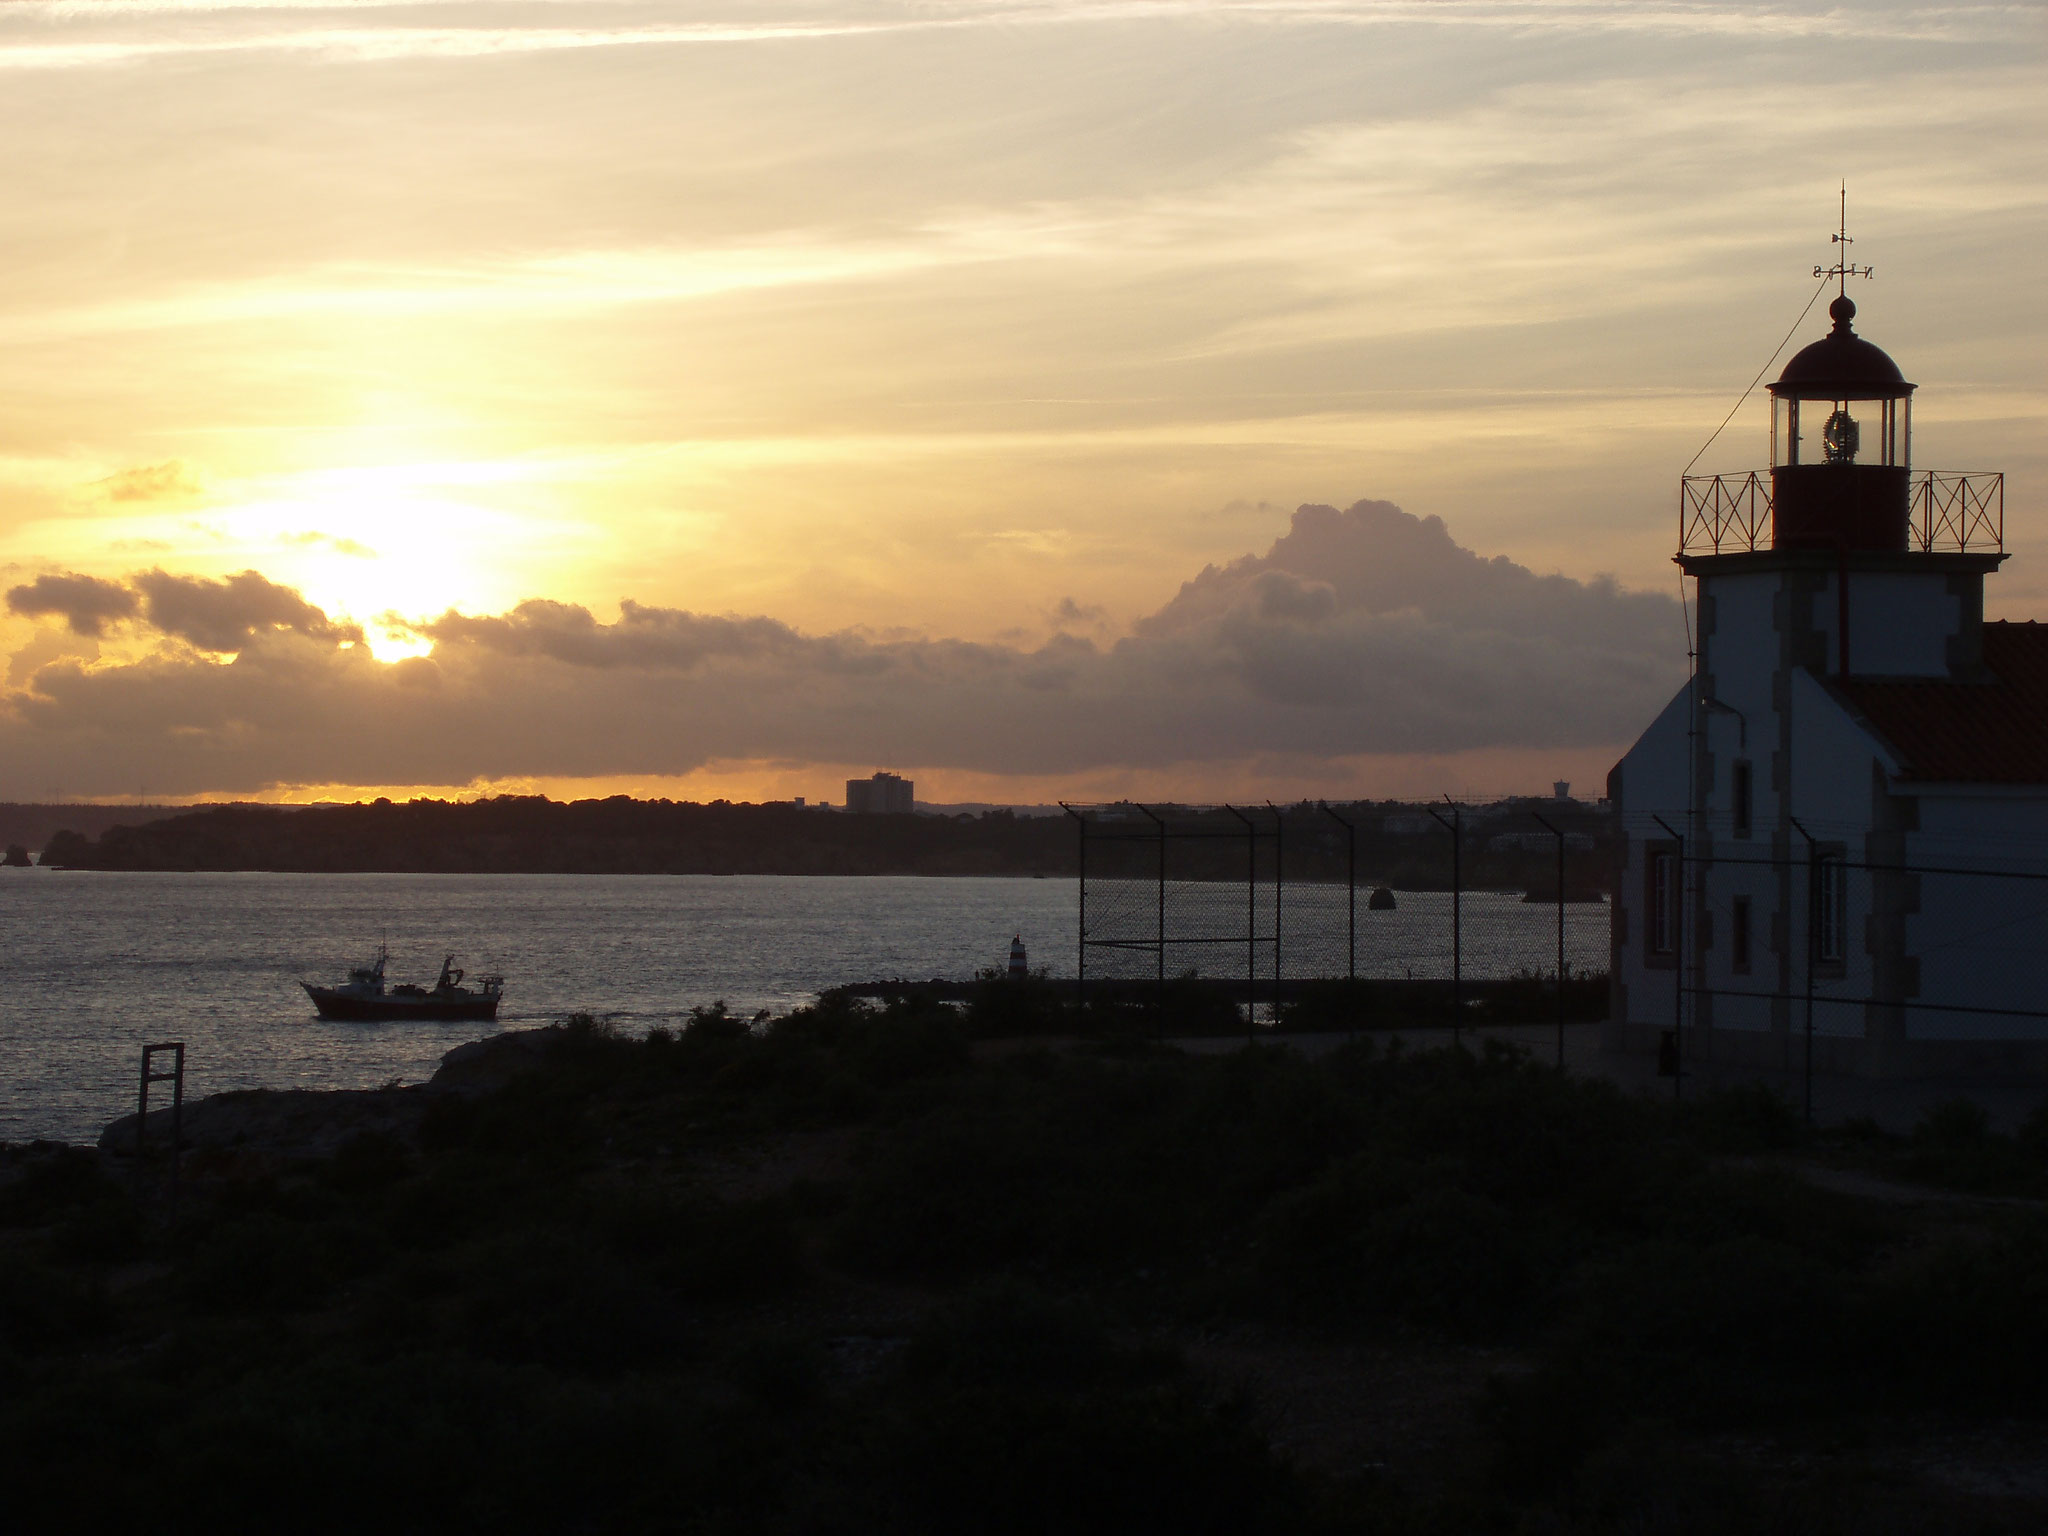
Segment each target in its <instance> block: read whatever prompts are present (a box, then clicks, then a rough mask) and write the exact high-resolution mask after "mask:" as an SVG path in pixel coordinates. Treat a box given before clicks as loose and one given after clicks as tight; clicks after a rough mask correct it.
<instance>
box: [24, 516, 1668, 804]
mask: <svg viewBox="0 0 2048 1536" xmlns="http://www.w3.org/2000/svg"><path fill="white" fill-rule="evenodd" d="M155 574H156V573H152V578H153V577H154V576H155ZM165 581H166V582H173V581H175V582H183V583H185V584H184V585H180V586H176V587H171V586H167V585H164V584H163V583H157V584H156V585H155V586H145V587H143V590H145V591H147V592H148V593H149V594H150V595H149V605H150V615H151V618H152V621H153V622H158V623H160V624H162V625H163V627H165V628H167V629H170V630H172V631H173V632H176V633H179V634H182V635H184V636H185V637H186V638H188V639H191V640H193V642H194V643H195V644H199V645H203V646H207V648H209V649H215V650H222V651H225V650H229V649H233V650H235V651H236V652H237V654H236V656H235V658H234V660H233V661H232V662H223V661H216V660H212V659H208V658H204V657H199V656H194V655H192V654H191V653H189V652H185V653H166V654H163V655H160V656H157V657H154V658H152V659H150V660H147V661H144V662H141V663H136V664H132V665H123V666H112V667H109V666H94V665H91V664H88V663H84V662H80V661H59V662H55V663H52V664H50V665H47V666H45V667H43V668H42V669H41V670H40V671H38V672H37V673H36V674H35V676H34V680H33V683H32V686H31V687H29V688H28V689H25V690H22V691H20V692H17V693H15V694H13V695H11V696H10V698H9V702H8V709H9V716H8V722H7V725H6V727H5V729H4V734H0V742H4V745H0V775H4V777H5V779H6V780H7V781H11V782H13V783H15V784H38V783H42V784H47V783H50V782H54V781H61V782H64V783H66V784H68V785H76V786H79V787H80V789H81V790H82V791H83V792H94V791H96V790H97V791H100V792H104V791H105V790H116V789H124V788H126V787H128V786H130V785H132V784H133V783H135V782H138V781H139V780H138V775H139V774H143V773H146V774H147V776H148V782H149V783H150V784H151V785H152V786H161V787H162V788H164V789H165V790H167V791H168V790H170V789H171V788H172V785H173V782H174V781H175V784H176V786H177V790H178V791H181V792H187V793H198V792H202V791H204V792H214V793H222V792H233V791H237V790H239V791H245V792H246V791H253V790H257V789H260V788H261V787H263V786H265V785H267V784H273V783H308V782H318V783H364V784H388V783H416V784H461V783H466V782H469V781H471V780H474V779H477V778H505V777H512V776H529V777H534V778H548V777H557V778H575V777H603V776H615V775H631V774H675V773H685V772H688V771H691V770H692V769H695V768H697V767H699V766H700V765H702V764H704V763H706V762H710V761H714V760H718V759H731V758H740V757H747V758H779V759H786V760H792V761H811V762H847V761H860V760H870V761H876V762H893V763H897V764H901V765H905V766H910V767H916V768H920V769H924V770H939V769H959V770H966V771H974V772H980V773H994V774H1020V775H1034V776H1040V777H1042V776H1045V775H1058V774H1063V773H1081V772H1085V771H1089V770H1092V769H1098V768H1102V767H1105V766H1114V765H1123V766H1131V767H1141V768H1159V767H1164V766H1170V765H1174V764H1186V763H1199V762H1216V761H1225V760H1238V759H1243V758H1246V757H1248V756H1251V755H1255V754H1275V755H1279V754H1285V755H1289V756H1291V757H1293V758H1294V759H1296V760H1303V759H1308V760H1313V759H1317V758H1341V757H1347V756H1355V755H1358V754H1377V753H1425V752H1426V753H1457V752H1463V751H1470V750H1474V749H1483V748H1490V747H1504V746H1506V747H1532V748H1538V747H1540V748H1573V747H1586V746H1592V745H1603V744H1608V743H1621V742H1625V741H1627V740H1628V739H1629V738H1630V737H1632V736H1633V735H1634V734H1635V732H1636V731H1637V730H1639V729H1640V728H1641V726H1642V725H1643V723H1644V722H1645V721H1647V720H1648V719H1649V718H1650V717H1651V715H1652V714H1653V713H1654V712H1655V710H1656V709H1657V708H1658V707H1659V706H1660V705H1662V703H1663V702H1664V701H1665V699H1666V698H1667V697H1668V696H1669V693H1670V691H1671V689H1672V688H1674V687H1675V686H1676V685H1677V683H1678V681H1679V680H1680V678H1681V676H1682V668H1683V647H1682V646H1681V645H1680V644H1679V639H1680V635H1681V631H1680V628H1679V619H1678V615H1677V611H1676V610H1677V605H1676V604H1675V603H1674V602H1673V601H1671V600H1670V599H1668V598H1661V597H1651V596H1644V595H1641V594H1631V593H1625V592H1622V591H1619V590H1617V589H1616V588H1614V587H1613V586H1612V585H1611V584H1609V583H1605V582H1591V583H1587V582H1579V581H1574V580H1570V579H1568V578H1564V577H1541V576H1537V575H1535V574H1534V573H1532V572H1530V571H1528V570H1526V569H1524V568H1522V567H1519V566H1516V565H1514V564H1512V563H1511V562H1508V561H1504V560H1485V559H1482V558H1480V557H1479V556H1477V555H1474V554H1473V553H1471V552H1470V551H1468V550H1464V549H1461V548H1459V547H1458V546H1457V545H1456V544H1455V543H1454V542H1453V541H1452V540H1451V538H1450V536H1449V534H1448V533H1447V532H1446V531H1445V529H1444V527H1443V525H1442V524H1441V523H1440V522H1437V521H1436V520H1434V519H1430V520H1427V521H1421V520H1418V519H1415V518H1412V517H1409V516H1408V515H1407V514H1405V513H1403V512H1401V511H1400V510H1399V509H1398V508H1395V507H1392V506H1390V505H1388V504H1386V503H1377V502H1361V503H1359V504H1358V505H1357V506H1354V507H1352V508H1351V509H1350V510H1349V511H1346V512H1338V511H1336V510H1335V509H1333V508H1329V507H1304V508H1302V509H1301V510H1300V511H1299V512H1297V513H1296V514H1295V518H1294V523H1293V526H1292V528H1291V529H1290V531H1289V532H1288V533H1287V535H1286V536H1285V537H1283V538H1281V539H1280V540H1278V541H1277V542H1276V543H1275V544H1274V546H1273V547H1272V549H1271V550H1269V551H1268V552H1267V553H1266V554H1265V555H1263V556H1258V557H1247V558H1246V559H1243V560H1239V561H1236V562H1234V563H1232V564H1231V565H1228V566H1225V567H1220V568H1213V567H1212V568H1211V569H1208V570H1205V571H1203V572H1202V573H1201V574H1200V575H1199V576H1197V577H1196V578H1195V579H1194V580H1192V581H1190V582H1188V583H1187V584H1186V585H1185V586H1184V587H1183V588H1182V590H1181V591H1180V593H1179V594H1178V595H1177V596H1176V597H1175V598H1174V599H1173V600H1172V601H1171V602H1169V603H1168V604H1166V606H1165V607H1163V608H1162V609H1161V610H1160V611H1159V612H1157V613H1155V614H1153V615H1151V616H1149V617H1147V618H1145V619H1144V620H1142V621H1140V622H1139V623H1138V624H1137V625H1136V626H1135V627H1134V629H1133V632H1132V633H1131V634H1130V635H1128V636H1127V637H1125V638H1123V639H1121V640H1119V641H1117V642H1115V643H1114V644H1111V645H1108V646H1102V645H1098V644H1096V643H1094V642H1093V641H1090V640H1087V639H1082V638H1078V637H1075V636H1072V635H1069V634H1057V635H1055V636H1054V637H1053V638H1052V639H1050V640H1049V641H1047V642H1045V643H1044V644H1042V645H1038V646H1033V647H1021V646H1005V645H994V644H982V643H972V642H967V641H960V640H933V639H876V638H873V637H869V636H865V635H861V634H858V633H845V634H836V635H823V636H812V635H804V634H802V633H800V632H798V631H796V630H794V629H792V628H790V627H788V626H787V625H784V624H781V623H779V622H777V621H775V620H772V619H766V618H735V617H716V616H707V615H703V614H695V613H689V612H683V611H678V610H673V609H663V608H650V607H645V606H642V605H640V604H635V603H628V604H626V605H624V607H623V609H622V611H621V614H620V616H619V618H618V620H617V621H616V622H613V623H604V622H600V621H599V620H598V619H597V618H596V617H595V616H594V615H593V614H591V613H590V612H589V611H588V610H587V609H584V608H581V607H577V606H574V605H570V604H564V603H556V602H540V601H536V602H528V603H522V604H521V605H519V606H518V607H517V608H515V609H513V610H512V611H511V612H509V613H505V614H501V615H492V616H484V617H466V616H463V615H459V614H453V613H451V614H448V615H444V616H443V617H442V618H440V619H437V620H433V621H430V622H427V623H423V624H422V625H420V632H421V633H422V634H423V635H425V636H428V637H430V638H431V639H432V640H433V642H434V649H433V652H432V654H431V655H430V656H426V657H421V658H417V659H414V660H411V661H406V662H401V663H397V664H385V663H380V662H378V661H376V660H375V659H374V658H373V657H372V656H371V655H370V654H369V652H368V650H367V648H365V647H362V646H353V645H343V644H340V643H338V642H339V640H340V638H341V631H340V630H339V629H338V628H337V627H336V626H333V625H331V624H329V623H328V622H327V621H326V619H325V616H324V615H320V614H319V610H317V609H311V608H310V605H306V612H301V611H300V610H299V609H297V608H294V607H292V606H291V604H292V603H293V602H299V603H302V602H303V600H301V599H297V596H296V594H291V593H288V592H286V591H285V589H282V588H277V587H274V586H271V585H270V584H269V583H263V582H262V579H261V578H260V577H255V576H254V574H253V573H244V576H243V577H237V578H233V579H232V580H231V581H230V582H227V583H212V584H205V583H191V582H189V580H188V579H185V578H166V579H165ZM237 583H241V585H240V586H239V587H238V586H237V585H236V584H237ZM257 583H261V585H260V586H259V585H257ZM138 585H139V586H140V585H142V579H138ZM212 588H220V589H223V590H221V591H214V590H211V589H212ZM160 593H162V594H175V595H176V596H178V597H179V598H180V599H181V600H184V599H189V600H190V603H191V607H190V608H183V607H179V606H178V605H177V604H176V603H172V602H163V603H161V605H160V599H159V594H160ZM238 599H239V602H238ZM287 599H289V601H287ZM209 604H211V605H213V606H208V605H209ZM160 606H161V614H162V617H161V618H160V617H159V613H160ZM309 614H310V615H317V616H318V617H317V618H313V617H309V616H308V615H309ZM202 635H204V636H208V637H210V638H201V636H202ZM229 639H233V640H234V641H235V644H233V645H228V644H226V643H221V644H214V643H212V642H216V641H218V642H225V641H227V640H229ZM101 781H104V782H103V784H102V783H101ZM88 782H90V783H92V785H93V789H90V790H87V789H85V788H84V786H85V785H86V784H87V783H88Z"/></svg>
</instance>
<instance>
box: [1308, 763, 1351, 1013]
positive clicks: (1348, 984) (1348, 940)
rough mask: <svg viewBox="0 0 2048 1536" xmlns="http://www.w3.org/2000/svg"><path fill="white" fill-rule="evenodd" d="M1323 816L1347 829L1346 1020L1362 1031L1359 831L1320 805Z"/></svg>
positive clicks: (1345, 887) (1345, 880) (1345, 872)
mask: <svg viewBox="0 0 2048 1536" xmlns="http://www.w3.org/2000/svg"><path fill="white" fill-rule="evenodd" d="M1317 803H1318V804H1321V805H1322V807H1323V814H1324V815H1325V816H1327V817H1329V818H1330V820H1332V821H1334V822H1336V823H1337V825H1338V826H1340V827H1342V828H1343V829H1344V992H1345V996H1344V1017H1345V1019H1346V1021H1347V1022H1348V1024H1349V1026H1350V1029H1351V1030H1353V1031H1355V1030H1356V1029H1357V1028H1358V828H1356V827H1354V826H1353V825H1352V824H1351V823H1350V822H1348V821H1346V820H1345V819H1344V818H1343V817H1342V816H1339V815H1338V814H1337V813H1336V812H1335V811H1333V810H1331V809H1330V807H1329V806H1328V804H1326V803H1324V802H1320V801H1319V802H1317Z"/></svg>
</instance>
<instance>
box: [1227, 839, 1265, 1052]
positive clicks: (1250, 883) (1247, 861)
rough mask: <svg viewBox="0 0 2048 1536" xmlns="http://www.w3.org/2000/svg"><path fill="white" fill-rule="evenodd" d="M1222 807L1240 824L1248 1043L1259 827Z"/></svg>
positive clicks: (1254, 997) (1255, 975) (1254, 993)
mask: <svg viewBox="0 0 2048 1536" xmlns="http://www.w3.org/2000/svg"><path fill="white" fill-rule="evenodd" d="M1223 809H1225V810H1226V811H1228V812H1230V814H1231V815H1233V816H1235V817H1236V818H1237V819H1238V821H1239V822H1240V823H1242V825H1243V826H1244V1042H1245V1044H1246V1045H1250V1044H1251V1043H1252V1041H1253V1039H1254V1038H1255V1035H1254V1033H1253V1030H1254V1021H1255V1016H1256V1015H1257V1013H1258V1009H1259V994H1258V986H1259V829H1258V827H1257V826H1256V825H1255V824H1254V823H1253V821H1252V819H1251V817H1249V816H1247V815H1245V813H1244V812H1243V811H1240V810H1239V809H1238V808H1237V807H1236V806H1234V805H1226V806H1224V807H1223Z"/></svg>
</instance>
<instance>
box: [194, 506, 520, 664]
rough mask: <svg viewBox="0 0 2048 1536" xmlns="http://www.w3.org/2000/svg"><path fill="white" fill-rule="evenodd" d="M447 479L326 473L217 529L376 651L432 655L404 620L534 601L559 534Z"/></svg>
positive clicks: (217, 520) (230, 514)
mask: <svg viewBox="0 0 2048 1536" xmlns="http://www.w3.org/2000/svg"><path fill="white" fill-rule="evenodd" d="M449 478H453V477H451V476H449V475H448V473H447V471H446V469H445V468H443V467H425V468H423V467H421V466H402V467H398V468H377V469H349V470H330V471H319V472H314V473H309V474H306V475H302V476H299V477H296V483H294V484H292V485H291V486H290V487H288V488H286V489H284V490H283V492H282V494H278V495H275V496H268V497H263V498H260V499H255V500H250V501H246V502H243V503H241V504H239V505H236V506H233V507H230V508H223V509H220V510H218V511H217V512H216V513H215V514H214V516H213V517H212V518H211V519H210V521H211V522H212V523H213V524H214V525H215V526H216V527H217V529H218V530H219V532H220V533H221V534H222V535H224V536H225V539H226V541H227V542H228V543H230V544H232V545H234V546H235V547H237V548H238V549H241V550H245V551H247V552H248V556H249V558H250V559H251V563H252V564H256V565H258V566H259V568H261V569H262V570H263V571H264V573H265V574H266V575H268V576H269V577H270V578H271V579H272V580H274V581H279V582H282V583H284V584H286V585H288V586H292V587H296V588H297V589H298V590H299V592H300V593H301V594H302V595H304V597H305V598H306V600H307V601H308V602H311V603H314V604H316V605H317V606H319V607H320V608H322V609H324V610H325V611H326V613H327V614H328V616H329V617H330V618H334V619H342V620H351V621H353V622H355V623H357V624H360V625H361V626H362V627H363V630H364V633H365V639H366V642H367V644H368V645H369V648H370V651H371V653H372V654H373V655H375V656H376V657H377V658H378V659H379V660H380V661H396V660H400V659H403V658H405V657H409V656H418V655H423V654H425V653H426V652H427V651H429V650H431V649H432V642H431V641H429V640H428V639H426V638H425V637H424V636H422V635H420V634H418V633H417V632H416V631H414V630H412V629H410V628H408V627H407V622H406V621H413V620H421V619H427V618H433V617H436V616H438V615H440V614H442V613H445V612H447V611H448V610H449V609H451V608H454V609H462V610H465V611H467V612H471V613H479V612H485V613H487V612H494V611H498V610H501V609H504V608H507V607H510V606H512V605H513V604H514V603H516V602H518V601H519V599H520V598H521V597H522V596H530V595H531V593H525V592H521V591H520V590H519V583H520V579H521V577H522V576H523V575H526V574H527V573H529V572H531V571H532V570H534V569H536V568H537V567H540V566H542V565H543V564H544V555H543V550H544V548H545V547H546V546H548V545H550V544H556V543H557V539H558V537H559V534H560V532H561V530H559V529H556V528H554V527H551V526H550V523H551V520H549V519H545V518H542V519H536V518H535V517H534V516H533V515H532V514H530V513H527V512H524V511H515V510H509V509H506V508H502V507H496V506H491V505H488V504H485V503H484V502H482V501H481V500H479V499H476V498H474V497H470V496H464V495H461V494H459V493H458V492H459V491H460V489H461V487H459V486H456V487H451V486H448V485H447V484H445V483H441V482H445V481H446V480H447V479H449ZM259 552H260V554H259Z"/></svg>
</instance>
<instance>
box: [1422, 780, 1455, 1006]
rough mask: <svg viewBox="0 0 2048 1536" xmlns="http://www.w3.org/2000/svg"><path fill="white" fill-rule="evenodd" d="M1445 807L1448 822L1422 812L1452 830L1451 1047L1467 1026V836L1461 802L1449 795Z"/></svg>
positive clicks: (1431, 809)
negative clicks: (1446, 808)
mask: <svg viewBox="0 0 2048 1536" xmlns="http://www.w3.org/2000/svg"><path fill="white" fill-rule="evenodd" d="M1444 803H1445V804H1446V805H1448V806H1449V807H1450V808H1451V819H1450V820H1449V821H1445V820H1444V817H1443V812H1441V811H1439V810H1438V809H1437V808H1436V807H1435V806H1433V805H1428V806H1424V807H1423V809H1424V810H1426V811H1428V812H1429V814H1430V815H1432V816H1434V817H1435V818H1436V819H1437V822H1438V824H1439V825H1441V826H1444V827H1447V828H1449V829H1450V834H1451V1044H1453V1045H1457V1044H1458V1043H1459V1041H1460V1033H1459V1032H1460V1030H1461V1029H1462V1028H1463V1027H1464V1023H1465V933H1464V900H1463V892H1464V886H1465V867H1464V856H1465V834H1464V832H1463V830H1462V827H1463V823H1464V818H1463V817H1462V816H1461V815H1460V814H1459V811H1458V802H1457V801H1455V800H1453V799H1452V798H1451V797H1450V796H1449V795H1445V796H1444Z"/></svg>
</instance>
